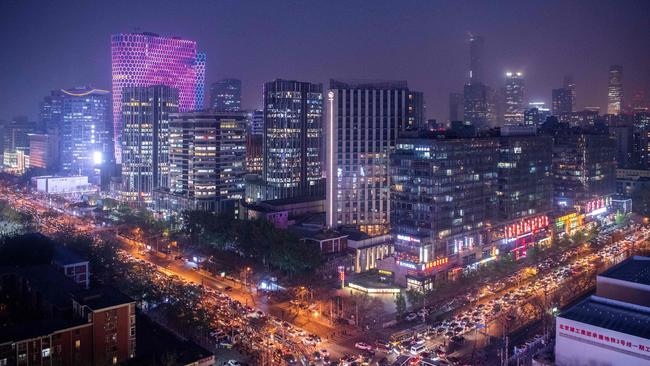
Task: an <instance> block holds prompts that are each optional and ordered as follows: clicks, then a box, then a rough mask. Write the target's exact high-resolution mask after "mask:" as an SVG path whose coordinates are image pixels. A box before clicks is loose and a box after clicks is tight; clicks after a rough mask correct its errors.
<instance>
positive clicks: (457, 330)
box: [0, 186, 650, 363]
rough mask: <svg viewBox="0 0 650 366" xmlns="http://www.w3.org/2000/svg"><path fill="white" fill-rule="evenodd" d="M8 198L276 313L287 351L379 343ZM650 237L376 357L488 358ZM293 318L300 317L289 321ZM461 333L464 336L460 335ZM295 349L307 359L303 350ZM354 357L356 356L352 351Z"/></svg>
mask: <svg viewBox="0 0 650 366" xmlns="http://www.w3.org/2000/svg"><path fill="white" fill-rule="evenodd" d="M0 198H1V199H5V200H7V201H9V202H10V203H11V204H12V206H13V207H15V208H16V209H18V210H20V211H24V212H28V213H30V214H32V215H33V216H34V217H35V219H36V220H35V221H36V223H37V224H38V225H39V228H40V230H42V231H43V232H46V233H53V232H56V231H57V230H60V229H61V228H63V227H65V226H69V225H71V226H73V227H75V228H76V229H77V230H78V231H80V232H86V233H90V234H94V235H97V236H114V237H115V238H117V239H119V240H120V241H121V242H122V243H123V247H124V249H125V250H126V252H127V253H128V254H129V255H130V256H131V257H132V258H137V259H139V260H144V261H146V262H148V263H150V264H151V265H153V266H156V268H158V269H159V271H160V272H161V273H164V274H167V275H170V276H171V275H175V276H179V277H180V278H182V279H183V280H185V281H188V282H192V283H197V284H202V285H203V286H205V287H206V288H208V289H210V290H211V291H215V293H218V294H220V295H219V296H226V297H228V298H230V299H232V300H233V301H237V302H238V303H240V304H242V305H243V306H247V307H250V308H254V309H258V310H260V311H262V312H263V313H265V314H271V315H272V316H271V320H272V322H275V323H279V324H280V326H279V327H277V328H279V329H281V330H283V334H284V336H279V338H281V340H280V341H278V340H277V339H276V342H275V343H269V344H268V345H267V347H270V348H274V347H276V348H277V347H279V349H281V350H282V352H287V351H290V352H294V353H295V352H298V353H306V354H305V355H304V356H306V357H311V356H313V352H314V351H317V350H318V351H320V350H323V349H325V350H327V353H331V356H332V358H338V357H342V356H343V355H344V354H352V353H357V354H358V353H361V351H360V350H358V349H355V348H354V345H355V343H356V342H357V341H364V342H365V343H368V344H369V345H371V346H372V345H374V344H375V339H365V338H367V334H363V333H361V334H357V335H356V336H355V337H353V336H337V337H335V338H331V339H328V338H330V336H331V335H332V333H333V330H334V329H336V328H333V327H332V326H330V325H329V324H327V322H325V321H322V320H320V319H318V318H316V317H310V316H309V315H307V316H297V317H296V316H291V315H292V314H290V313H289V312H288V311H286V310H287V309H286V308H282V307H278V306H277V304H274V303H273V302H272V301H269V299H268V297H267V295H266V294H263V293H257V292H256V291H255V290H253V289H251V288H248V287H246V286H244V285H243V284H242V283H241V282H239V281H235V280H231V279H227V278H221V277H219V276H212V275H211V274H209V273H207V272H204V271H201V270H198V269H197V268H196V266H195V265H194V264H193V263H191V262H188V261H184V260H177V259H172V258H170V257H167V256H163V255H157V254H153V253H151V252H143V251H141V247H142V245H138V243H134V242H132V241H131V240H129V239H126V238H122V237H118V236H117V235H116V233H115V231H112V230H107V229H106V228H104V227H98V226H96V225H95V224H94V222H92V220H89V219H81V218H79V217H76V216H74V215H72V214H70V213H68V212H65V211H61V210H57V211H56V212H57V213H58V215H50V214H48V212H50V213H51V212H52V208H51V206H49V205H48V203H47V200H46V199H43V197H40V196H38V195H33V194H31V193H29V192H27V191H26V190H16V189H15V188H9V187H4V186H0ZM649 237H650V231H648V229H646V228H643V227H638V226H637V227H635V228H634V230H631V231H629V232H628V233H627V236H626V238H625V239H622V240H619V241H617V242H610V243H606V244H605V243H604V242H605V238H604V237H601V238H600V239H599V241H602V243H601V245H598V246H597V247H598V248H599V249H597V250H592V249H591V248H587V247H585V248H576V249H573V250H571V251H569V252H568V253H565V254H564V255H562V256H560V257H559V258H557V259H553V260H551V259H548V260H545V261H541V262H540V263H539V264H538V265H536V266H535V268H534V273H536V275H533V276H529V277H528V278H527V279H523V280H517V281H510V282H508V283H509V285H508V286H507V287H506V288H502V289H500V290H499V291H496V292H491V291H488V290H487V289H488V288H494V287H495V285H496V284H487V285H486V290H485V291H480V293H481V294H483V296H482V297H480V298H478V299H476V301H474V302H472V303H471V304H469V305H464V306H460V307H459V308H457V309H455V310H454V311H453V315H452V316H449V317H448V318H447V319H443V320H440V321H438V322H437V323H435V324H433V325H432V326H431V327H430V331H429V332H427V333H426V334H422V337H421V338H422V339H420V340H418V339H410V340H408V341H404V342H402V343H401V345H399V346H395V347H392V350H383V351H379V350H377V351H378V352H377V354H376V355H375V356H374V357H373V359H374V360H375V361H377V360H379V359H382V358H384V357H385V358H387V359H389V360H394V359H395V358H396V357H397V356H398V355H402V354H404V355H408V354H410V353H411V350H412V348H413V349H414V350H418V351H421V350H426V351H427V352H429V353H430V354H431V357H433V358H439V359H443V360H444V358H446V357H449V356H451V357H450V359H451V360H454V359H455V358H461V359H463V360H465V361H471V362H474V363H480V362H481V360H480V359H477V358H475V357H478V356H476V355H480V352H477V349H481V348H483V347H485V346H486V345H487V344H488V343H489V342H490V340H491V339H494V338H495V337H496V338H500V337H501V336H502V335H503V334H504V332H506V333H507V332H508V331H512V330H514V328H516V327H519V326H523V325H526V324H528V323H530V322H533V321H537V320H539V318H540V317H542V316H544V315H545V311H551V310H552V309H553V308H557V307H560V306H562V305H564V304H566V303H568V302H570V301H572V300H573V299H574V298H575V296H576V295H578V293H576V289H578V288H580V289H582V290H583V291H584V290H586V289H588V288H589V286H590V283H591V282H593V279H595V274H596V272H597V271H599V270H603V269H605V268H607V267H609V266H611V265H613V264H615V263H617V262H619V261H620V260H622V259H624V258H625V257H627V256H628V255H629V254H630V253H631V252H632V250H633V248H639V247H640V246H642V245H645V243H646V242H647V240H648V238H649ZM601 239H602V240H601ZM528 270H530V269H528ZM523 277H524V276H523V274H515V275H513V278H523ZM590 281H591V282H590ZM567 290H568V291H567ZM418 319H420V318H419V317H418ZM285 320H286V322H285ZM287 322H290V323H293V324H292V325H289V324H288V323H287ZM414 326H415V324H414ZM285 331H286V332H285ZM309 334H314V335H318V336H320V338H321V340H322V341H321V342H320V343H319V344H317V345H313V342H310V341H309V339H310V338H309ZM312 339H313V337H312ZM453 339H455V340H456V342H453V341H452V340H453ZM451 343H454V344H458V347H457V349H455V350H454V352H453V353H452V354H451V355H449V354H447V351H449V345H450V344H451ZM421 345H423V346H421ZM413 346H415V347H413ZM436 351H437V352H436ZM295 356H297V357H298V358H300V356H301V355H299V354H296V355H295ZM489 356H490V358H491V361H494V357H495V355H489ZM354 358H355V359H357V358H356V357H354ZM349 360H350V361H351V360H352V358H349ZM357 360H358V359H357Z"/></svg>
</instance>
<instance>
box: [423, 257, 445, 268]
mask: <svg viewBox="0 0 650 366" xmlns="http://www.w3.org/2000/svg"><path fill="white" fill-rule="evenodd" d="M448 262H449V258H447V257H445V258H440V259H436V260H435V261H431V262H428V263H426V264H425V265H424V268H425V269H430V268H434V267H438V266H442V265H443V264H447V263H448Z"/></svg>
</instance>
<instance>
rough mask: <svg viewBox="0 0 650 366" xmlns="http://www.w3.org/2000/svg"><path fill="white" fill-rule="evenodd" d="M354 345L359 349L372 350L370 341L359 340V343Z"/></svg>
mask: <svg viewBox="0 0 650 366" xmlns="http://www.w3.org/2000/svg"><path fill="white" fill-rule="evenodd" d="M354 347H355V348H358V349H363V350H367V351H372V346H371V345H369V344H368V343H364V342H357V343H355V344H354Z"/></svg>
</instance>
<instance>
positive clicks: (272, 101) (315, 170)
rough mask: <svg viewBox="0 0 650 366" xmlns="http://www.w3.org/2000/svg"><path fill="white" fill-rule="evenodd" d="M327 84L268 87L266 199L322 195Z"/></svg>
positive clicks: (275, 84)
mask: <svg viewBox="0 0 650 366" xmlns="http://www.w3.org/2000/svg"><path fill="white" fill-rule="evenodd" d="M322 136H323V85H322V84H312V83H307V82H299V81H294V80H279V79H278V80H274V81H270V82H267V83H265V84H264V169H263V170H264V171H263V179H264V182H265V183H266V189H267V193H266V198H267V199H279V198H291V197H306V196H319V195H322V190H323V186H322V165H321V147H322V146H321V145H322Z"/></svg>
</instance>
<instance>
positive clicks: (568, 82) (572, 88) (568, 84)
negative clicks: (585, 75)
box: [564, 75, 578, 112]
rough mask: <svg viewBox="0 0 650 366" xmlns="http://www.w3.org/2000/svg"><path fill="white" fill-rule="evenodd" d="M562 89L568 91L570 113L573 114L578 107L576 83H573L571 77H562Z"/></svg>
mask: <svg viewBox="0 0 650 366" xmlns="http://www.w3.org/2000/svg"><path fill="white" fill-rule="evenodd" d="M564 89H566V90H568V91H569V95H571V112H575V111H576V110H577V109H578V107H577V106H576V83H575V82H574V81H573V76H571V75H565V76H564Z"/></svg>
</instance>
